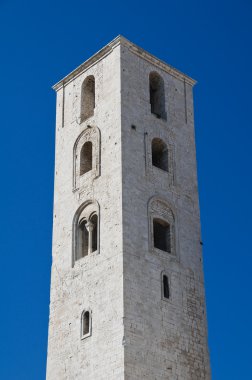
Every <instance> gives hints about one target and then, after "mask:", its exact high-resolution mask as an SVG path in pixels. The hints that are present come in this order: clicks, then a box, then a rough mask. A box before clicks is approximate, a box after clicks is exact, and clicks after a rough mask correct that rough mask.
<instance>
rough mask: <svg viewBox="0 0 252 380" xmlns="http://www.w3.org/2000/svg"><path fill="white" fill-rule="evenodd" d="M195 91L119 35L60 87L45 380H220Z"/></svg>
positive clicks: (184, 78)
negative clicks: (208, 292) (208, 305)
mask: <svg viewBox="0 0 252 380" xmlns="http://www.w3.org/2000/svg"><path fill="white" fill-rule="evenodd" d="M194 83H195V82H194V80H192V79H191V78H190V77H188V76H186V75H184V74H182V73H181V72H179V71H178V70H176V69H174V68H172V67H171V66H169V65H168V64H166V63H164V62H162V61H161V60H159V59H157V58H156V57H154V56H152V55H151V54H149V53H148V52H146V51H144V50H143V49H141V48H139V47H137V46H136V45H134V44H133V43H131V42H130V41H128V40H126V39H125V38H124V37H122V36H119V37H117V38H116V39H115V40H113V41H112V42H111V43H109V44H108V45H106V46H105V47H104V48H103V49H101V50H100V51H99V52H97V53H96V54H95V55H94V56H92V57H91V58H90V59H88V60H87V61H86V62H84V63H83V64H82V65H80V66H79V67H78V68H77V69H75V70H74V71H73V72H71V73H70V74H69V75H67V76H66V77H65V78H63V79H62V80H61V81H60V82H58V83H57V84H56V85H55V86H54V89H55V90H56V92H57V107H56V112H57V115H56V161H55V192H54V215H53V218H54V219H53V221H54V222H53V249H52V254H53V262H52V274H51V299H50V321H49V338H48V357H47V380H55V379H57V380H73V379H74V380H81V379H85V380H103V379H104V380H105V379H110V380H113V379H115V380H119V379H122V380H126V379H128V380H139V379H149V380H154V379H158V380H161V379H163V380H165V379H170V380H182V379H183V380H209V379H210V367H209V355H208V347H207V324H206V312H205V295H204V279H203V272H202V252H201V245H200V217H199V204H198V190H197V173H196V156H195V141H194V121H193V96H192V88H193V85H194Z"/></svg>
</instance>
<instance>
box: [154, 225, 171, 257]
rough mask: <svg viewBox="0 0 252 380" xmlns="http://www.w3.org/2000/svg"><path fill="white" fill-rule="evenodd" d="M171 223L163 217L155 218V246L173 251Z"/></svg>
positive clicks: (169, 251) (166, 250)
mask: <svg viewBox="0 0 252 380" xmlns="http://www.w3.org/2000/svg"><path fill="white" fill-rule="evenodd" d="M170 232H171V231H170V225H169V223H167V222H165V221H164V220H162V219H153V235H154V236H153V237H154V247H155V248H158V249H160V250H162V251H165V252H168V253H171V233H170Z"/></svg>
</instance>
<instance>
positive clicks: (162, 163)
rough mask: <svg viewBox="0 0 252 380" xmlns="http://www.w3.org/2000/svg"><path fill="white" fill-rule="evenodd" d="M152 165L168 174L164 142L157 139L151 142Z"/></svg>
mask: <svg viewBox="0 0 252 380" xmlns="http://www.w3.org/2000/svg"><path fill="white" fill-rule="evenodd" d="M151 151H152V165H153V166H155V167H157V168H159V169H161V170H164V171H166V172H168V148H167V145H166V144H165V142H164V141H163V140H161V139H159V138H155V139H153V140H152V144H151Z"/></svg>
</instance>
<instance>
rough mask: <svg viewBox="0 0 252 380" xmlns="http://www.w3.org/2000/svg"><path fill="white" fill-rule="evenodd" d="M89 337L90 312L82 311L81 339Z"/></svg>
mask: <svg viewBox="0 0 252 380" xmlns="http://www.w3.org/2000/svg"><path fill="white" fill-rule="evenodd" d="M90 335H91V312H90V310H84V311H83V312H82V313H81V339H84V338H87V337H88V336H90Z"/></svg>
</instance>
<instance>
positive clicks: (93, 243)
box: [72, 201, 99, 266]
mask: <svg viewBox="0 0 252 380" xmlns="http://www.w3.org/2000/svg"><path fill="white" fill-rule="evenodd" d="M98 248H99V206H98V203H97V202H92V201H87V202H85V203H84V204H83V205H81V206H80V208H79V209H78V210H77V212H76V214H75V216H74V221H73V264H72V265H73V266H74V264H75V262H76V261H77V260H80V259H81V258H83V257H85V256H88V255H90V254H91V253H93V252H97V251H98Z"/></svg>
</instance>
